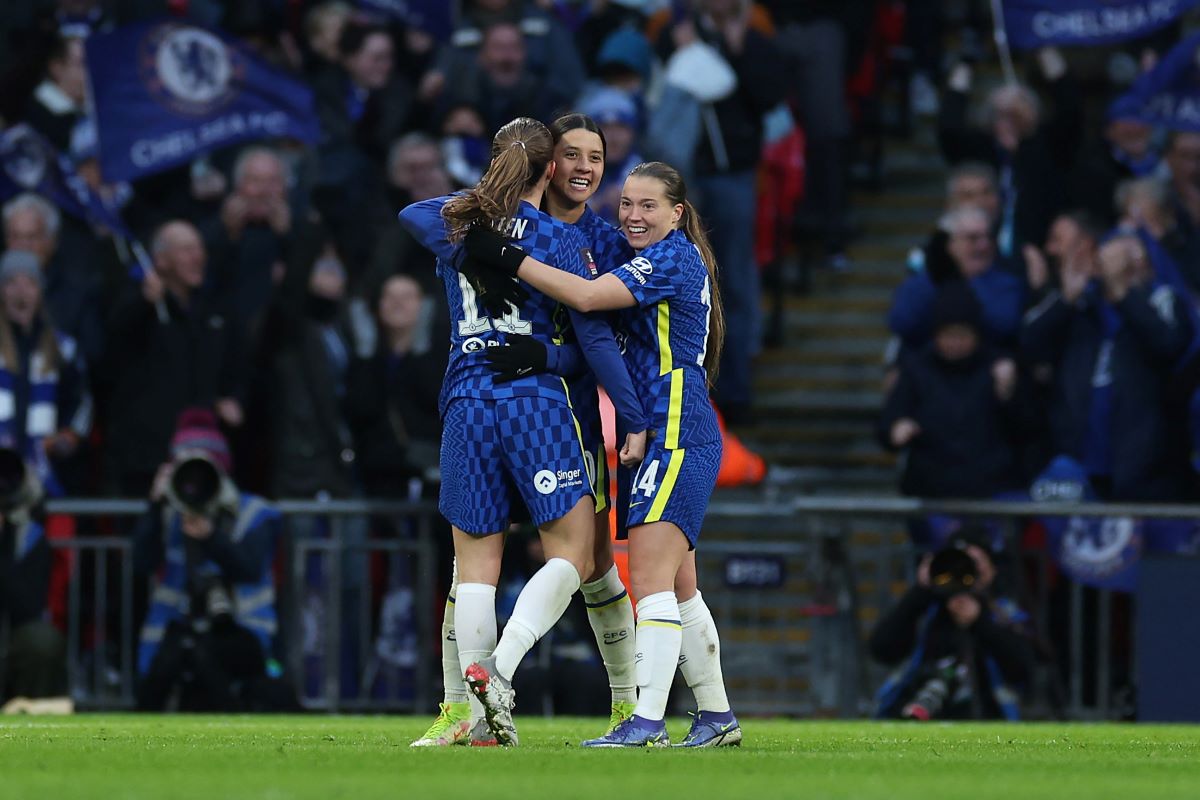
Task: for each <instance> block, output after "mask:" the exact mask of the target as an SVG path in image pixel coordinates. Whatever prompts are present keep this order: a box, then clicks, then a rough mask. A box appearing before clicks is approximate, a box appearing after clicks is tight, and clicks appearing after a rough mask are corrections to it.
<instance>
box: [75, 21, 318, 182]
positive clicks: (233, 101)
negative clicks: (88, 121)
mask: <svg viewBox="0 0 1200 800" xmlns="http://www.w3.org/2000/svg"><path fill="white" fill-rule="evenodd" d="M86 48H87V50H86V52H87V68H88V76H89V78H90V79H91V89H92V99H93V101H94V103H95V109H96V127H97V135H98V139H99V144H100V169H101V172H102V173H103V175H104V179H105V180H106V181H110V182H113V181H128V180H133V179H135V178H139V177H141V176H143V175H151V174H153V173H155V172H161V171H163V170H165V169H169V168H171V167H174V166H177V165H179V164H186V163H187V162H189V161H191V160H192V159H194V158H195V157H197V156H199V155H201V154H203V153H206V152H208V151H211V150H215V149H218V148H221V147H225V146H227V145H231V144H236V143H238V142H246V141H254V140H262V139H278V138H292V139H299V140H301V141H304V142H316V141H317V139H318V137H319V135H320V129H319V126H318V124H317V117H316V112H315V111H314V108H313V96H312V92H310V91H309V90H308V88H307V87H305V86H304V85H302V84H301V83H299V82H298V81H296V80H295V79H293V78H292V77H290V76H289V75H287V74H286V73H284V72H281V71H279V70H278V69H275V68H274V67H271V66H269V65H267V64H266V63H264V62H263V61H262V60H260V59H259V58H258V57H256V56H255V55H253V54H252V53H251V52H250V51H248V50H247V49H246V48H245V46H244V45H242V44H241V43H239V42H237V41H235V40H233V39H231V38H229V37H227V36H226V35H225V34H223V33H220V32H218V31H214V30H210V29H207V28H203V27H201V26H199V25H196V24H195V23H193V22H190V21H184V20H170V19H165V20H157V21H150V22H139V23H136V24H132V25H127V26H124V27H121V28H119V29H117V30H115V31H112V32H111V33H103V34H96V35H93V36H90V37H89V38H88V40H87V44H86Z"/></svg>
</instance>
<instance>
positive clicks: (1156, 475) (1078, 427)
mask: <svg viewBox="0 0 1200 800" xmlns="http://www.w3.org/2000/svg"><path fill="white" fill-rule="evenodd" d="M1059 287H1060V288H1059V289H1057V290H1053V291H1051V292H1050V293H1049V294H1047V295H1046V297H1045V298H1044V299H1043V300H1042V302H1041V303H1039V304H1038V305H1037V306H1036V307H1035V308H1033V309H1032V310H1031V311H1030V312H1029V314H1027V315H1026V318H1025V321H1024V323H1023V324H1022V329H1021V351H1022V356H1023V358H1024V359H1025V360H1026V361H1027V362H1028V363H1029V364H1030V365H1032V366H1033V367H1034V370H1033V371H1034V374H1035V375H1038V374H1041V375H1047V374H1048V381H1047V382H1048V390H1049V395H1050V404H1049V409H1048V413H1049V426H1050V437H1051V444H1052V448H1053V452H1054V453H1056V454H1062V455H1066V456H1070V457H1072V458H1074V459H1075V460H1077V461H1078V462H1079V463H1081V464H1082V465H1083V467H1084V469H1085V470H1086V471H1087V473H1088V475H1089V480H1090V482H1091V483H1092V485H1093V487H1095V488H1096V490H1097V492H1098V494H1099V495H1100V496H1101V497H1102V498H1104V499H1110V500H1122V501H1159V502H1171V501H1175V500H1179V499H1181V496H1182V493H1183V491H1184V485H1185V480H1184V475H1185V474H1186V465H1185V462H1184V458H1185V457H1186V453H1185V452H1184V449H1185V448H1186V443H1184V442H1182V441H1180V439H1181V437H1180V436H1178V435H1177V434H1176V433H1172V432H1171V431H1170V430H1169V429H1168V427H1169V426H1168V425H1167V423H1166V394H1167V383H1168V380H1169V378H1170V376H1171V373H1172V372H1173V370H1174V369H1175V367H1176V365H1177V363H1178V361H1179V360H1180V359H1181V358H1182V357H1183V356H1184V354H1185V353H1186V351H1187V348H1188V345H1189V344H1190V342H1191V340H1192V335H1193V330H1192V323H1191V320H1190V318H1189V315H1188V313H1187V311H1186V309H1185V307H1184V303H1185V300H1184V299H1183V298H1182V297H1180V296H1179V294H1178V292H1176V291H1175V290H1174V289H1173V288H1172V287H1170V286H1167V285H1159V286H1155V285H1154V283H1153V275H1152V268H1151V265H1150V262H1149V259H1148V257H1147V253H1146V250H1145V247H1144V246H1143V245H1142V243H1141V241H1140V240H1138V239H1137V238H1136V237H1132V236H1127V235H1121V236H1117V237H1115V238H1114V239H1112V240H1110V241H1109V242H1108V243H1106V244H1105V245H1104V246H1103V247H1101V248H1100V250H1099V254H1098V257H1097V259H1096V260H1095V262H1094V263H1093V262H1092V261H1091V260H1089V259H1085V258H1074V259H1064V260H1063V261H1062V264H1061V274H1060V276H1059Z"/></svg>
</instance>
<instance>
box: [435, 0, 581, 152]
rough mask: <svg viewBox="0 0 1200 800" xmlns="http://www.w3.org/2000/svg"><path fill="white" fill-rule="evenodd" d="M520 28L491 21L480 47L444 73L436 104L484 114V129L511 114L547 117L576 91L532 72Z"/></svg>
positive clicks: (492, 128) (497, 125) (495, 127)
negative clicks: (557, 86) (469, 60)
mask: <svg viewBox="0 0 1200 800" xmlns="http://www.w3.org/2000/svg"><path fill="white" fill-rule="evenodd" d="M525 42H526V40H525V37H524V36H523V35H522V33H521V28H520V27H518V26H517V25H516V24H514V23H511V22H502V21H501V22H493V23H492V24H490V25H489V26H488V27H487V28H486V29H484V31H483V38H482V40H481V42H480V45H479V52H478V55H477V56H476V58H475V59H474V60H473V61H471V62H460V63H458V64H457V67H456V69H455V70H454V71H452V72H449V73H447V76H446V89H445V91H444V92H443V93H442V96H441V100H440V107H441V108H442V109H448V108H453V107H456V106H461V105H469V106H471V107H473V108H476V109H478V110H479V112H480V114H481V115H482V116H483V121H484V126H485V129H486V131H487V134H488V135H490V134H491V133H492V132H494V131H497V130H499V129H500V126H502V125H504V124H505V123H506V122H508V121H509V120H511V119H513V118H515V117H534V118H536V119H549V118H550V117H552V116H553V115H554V112H555V111H556V110H557V109H559V108H562V107H564V106H566V105H568V104H569V103H570V102H571V100H572V99H573V98H574V97H575V93H574V92H568V91H566V90H564V89H560V88H556V85H555V82H554V81H553V80H551V76H550V75H548V74H547V73H538V72H534V70H533V68H532V67H531V65H530V62H529V59H528V53H527V50H526V43H525Z"/></svg>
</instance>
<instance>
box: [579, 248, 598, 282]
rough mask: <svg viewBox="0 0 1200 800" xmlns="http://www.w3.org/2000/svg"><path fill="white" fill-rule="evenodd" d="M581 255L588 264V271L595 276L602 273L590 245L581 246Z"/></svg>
mask: <svg viewBox="0 0 1200 800" xmlns="http://www.w3.org/2000/svg"><path fill="white" fill-rule="evenodd" d="M579 255H581V256H583V263H584V264H587V268H588V272H589V273H591V275H592V277H593V278H594V277H596V276H597V275H599V274H600V270H599V269H598V268H597V267H596V258H595V257H594V256H593V255H592V249H591V248H590V247H582V248H580V250H579Z"/></svg>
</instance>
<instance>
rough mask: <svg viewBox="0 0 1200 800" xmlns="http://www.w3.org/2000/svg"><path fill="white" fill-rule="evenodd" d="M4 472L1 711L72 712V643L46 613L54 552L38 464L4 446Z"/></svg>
mask: <svg viewBox="0 0 1200 800" xmlns="http://www.w3.org/2000/svg"><path fill="white" fill-rule="evenodd" d="M0 474H3V476H4V486H5V491H6V492H7V493H8V494H7V496H5V497H3V498H0V507H2V508H3V512H2V513H0V631H4V630H7V631H8V641H7V643H5V644H7V648H6V652H5V653H4V658H2V659H0V707H2V709H3V711H2V712H0V713H16V712H21V711H30V712H32V711H50V710H57V711H60V712H68V711H70V709H71V704H70V700H69V699H68V698H67V697H66V695H67V646H66V642H65V640H64V639H63V636H62V634H61V633H59V631H58V629H57V628H55V627H54V626H53V625H52V624H51V623H50V622H49V621H48V617H47V601H48V599H49V592H50V565H51V555H50V546H49V545H48V544H47V543H46V535H45V528H44V522H45V514H44V511H43V509H42V505H41V486H40V484H39V483H38V480H37V477H36V469H34V468H33V466H32V465H28V464H25V465H23V464H22V462H21V459H20V457H19V456H18V455H17V454H15V453H13V452H12V451H0ZM47 698H55V700H54V701H52V702H49V703H47V701H46V699H47Z"/></svg>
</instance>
